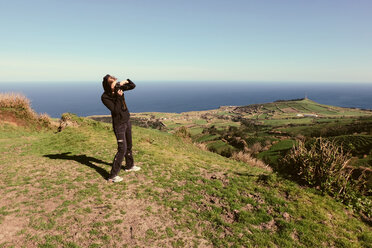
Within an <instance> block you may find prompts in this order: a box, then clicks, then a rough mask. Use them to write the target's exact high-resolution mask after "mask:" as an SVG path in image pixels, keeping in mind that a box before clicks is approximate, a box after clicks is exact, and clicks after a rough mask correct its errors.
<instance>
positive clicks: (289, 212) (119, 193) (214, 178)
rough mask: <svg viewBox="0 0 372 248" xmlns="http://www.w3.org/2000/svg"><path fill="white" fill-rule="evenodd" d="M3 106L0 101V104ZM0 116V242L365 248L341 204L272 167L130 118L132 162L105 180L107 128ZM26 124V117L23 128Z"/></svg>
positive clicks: (354, 217) (112, 147)
mask: <svg viewBox="0 0 372 248" xmlns="http://www.w3.org/2000/svg"><path fill="white" fill-rule="evenodd" d="M1 110H2V111H3V109H1ZM64 119H68V120H69V121H70V122H71V123H73V125H70V126H67V127H65V128H64V129H63V130H62V131H60V132H58V131H57V127H42V126H39V124H37V123H36V124H32V125H28V126H18V125H14V124H12V123H11V122H10V121H9V120H8V121H3V119H1V122H0V144H1V145H0V153H1V157H0V174H1V177H0V195H1V201H0V247H136V246H137V247H370V244H371V243H372V234H371V233H372V232H371V227H370V226H368V225H367V224H365V223H364V222H363V221H361V219H360V217H359V215H358V214H356V213H353V211H352V210H351V209H347V208H346V207H345V206H344V205H343V204H342V203H339V202H337V201H335V200H333V199H332V198H331V197H329V196H327V195H321V194H319V193H318V191H317V190H314V189H311V188H306V187H300V186H299V185H298V184H296V183H294V182H292V181H289V180H287V179H284V178H282V177H281V176H279V175H278V174H276V173H274V172H269V171H267V170H265V169H261V168H257V167H252V166H250V165H249V164H246V163H242V162H237V161H234V160H232V159H228V158H226V157H223V156H220V155H218V154H216V153H211V152H208V151H204V150H202V149H199V148H198V147H197V146H195V145H194V144H193V143H192V142H191V141H190V140H189V139H187V137H180V136H177V135H172V134H169V133H166V132H161V131H158V130H154V129H146V128H141V127H137V126H134V127H133V139H134V140H133V143H134V158H135V163H136V165H138V166H141V168H142V170H141V171H139V172H136V173H133V172H131V173H126V172H124V171H121V173H120V175H121V176H123V177H124V181H123V182H121V183H118V184H111V183H107V181H106V178H107V176H108V173H109V171H110V167H111V162H112V159H113V156H114V154H115V152H116V140H115V138H114V135H113V132H112V129H111V125H110V124H106V123H101V122H96V121H93V120H90V119H87V118H80V117H77V116H75V115H72V114H65V115H64ZM33 125H36V126H33Z"/></svg>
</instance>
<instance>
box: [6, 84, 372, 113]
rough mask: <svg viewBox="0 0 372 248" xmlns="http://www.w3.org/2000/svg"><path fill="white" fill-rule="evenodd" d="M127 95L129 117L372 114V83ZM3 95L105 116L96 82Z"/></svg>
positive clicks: (141, 87) (159, 89)
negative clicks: (310, 105) (303, 111)
mask: <svg viewBox="0 0 372 248" xmlns="http://www.w3.org/2000/svg"><path fill="white" fill-rule="evenodd" d="M135 83H136V85H137V86H136V88H135V89H134V90H132V91H126V92H125V93H124V94H125V98H126V101H127V105H128V108H129V111H130V112H174V113H181V112H186V111H195V110H209V109H216V108H218V107H219V106H226V105H237V106H242V105H248V104H255V103H266V102H273V101H276V100H289V99H297V98H304V97H305V96H307V97H308V98H309V99H311V100H313V101H316V102H318V103H321V104H327V105H335V106H340V107H354V108H363V109H372V83H370V84H368V83H338V84H337V83H285V82H281V83H270V82H245V83H244V82H215V83H214V82H184V81H183V82H181V81H179V82H155V81H153V82H149V81H135ZM0 92H2V93H4V92H18V93H22V94H24V95H25V96H26V97H27V98H29V99H30V100H31V105H32V108H33V109H34V110H35V111H36V112H38V113H47V114H49V115H50V116H51V117H60V116H61V114H62V113H65V112H70V113H75V114H77V115H79V116H89V115H106V114H110V112H109V110H108V109H106V107H105V106H104V105H103V104H102V103H101V94H102V92H103V90H102V84H101V82H100V81H97V82H51V83H46V82H43V83H31V82H19V83H14V82H11V83H5V82H2V83H0Z"/></svg>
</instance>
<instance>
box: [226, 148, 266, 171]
mask: <svg viewBox="0 0 372 248" xmlns="http://www.w3.org/2000/svg"><path fill="white" fill-rule="evenodd" d="M231 157H232V158H233V159H235V160H237V161H241V162H244V163H246V164H249V165H251V166H255V167H260V168H263V169H265V170H267V171H272V169H271V168H270V167H269V166H268V165H267V164H265V163H264V162H262V161H261V160H259V159H257V158H254V157H252V155H251V154H249V153H245V152H242V151H240V152H234V153H233V154H232V156H231Z"/></svg>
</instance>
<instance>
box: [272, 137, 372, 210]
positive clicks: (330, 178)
mask: <svg viewBox="0 0 372 248" xmlns="http://www.w3.org/2000/svg"><path fill="white" fill-rule="evenodd" d="M350 158H351V156H350V153H348V152H344V150H343V148H342V146H339V145H337V144H336V143H335V142H332V141H329V140H326V139H322V138H317V139H316V140H315V142H313V143H311V144H310V145H309V146H306V145H305V143H304V142H302V141H299V142H298V145H297V146H294V147H293V148H292V150H291V151H290V152H289V153H288V154H287V155H286V156H284V157H283V158H282V159H280V160H279V164H281V166H282V168H283V169H284V170H285V171H287V172H289V173H290V174H292V175H293V176H296V177H297V179H300V180H301V181H302V182H305V183H306V184H308V185H310V186H312V187H316V188H318V189H320V190H321V191H322V192H325V193H328V194H330V195H331V196H334V197H335V198H337V199H340V200H341V201H343V202H344V203H345V204H347V205H350V206H352V207H354V208H355V209H357V210H358V211H361V212H362V213H363V214H366V215H367V216H368V217H371V216H372V210H371V200H370V199H368V198H367V197H366V196H364V195H363V194H362V192H365V190H364V188H365V187H364V186H365V184H366V182H367V181H366V180H365V179H366V178H365V177H364V176H363V175H362V176H359V178H357V179H354V178H353V171H354V168H353V167H351V166H349V161H350Z"/></svg>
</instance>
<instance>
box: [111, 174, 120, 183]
mask: <svg viewBox="0 0 372 248" xmlns="http://www.w3.org/2000/svg"><path fill="white" fill-rule="evenodd" d="M108 181H109V182H112V183H118V182H121V181H123V178H122V177H119V176H116V177H114V178H110V179H109V180H108Z"/></svg>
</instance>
